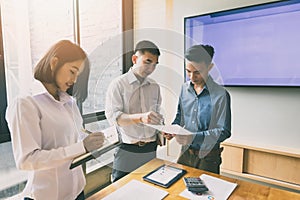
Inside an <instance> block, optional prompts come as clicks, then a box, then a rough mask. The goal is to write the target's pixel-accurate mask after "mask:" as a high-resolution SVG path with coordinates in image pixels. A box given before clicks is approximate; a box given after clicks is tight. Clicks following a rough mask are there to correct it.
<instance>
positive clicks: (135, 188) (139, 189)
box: [103, 180, 168, 200]
mask: <svg viewBox="0 0 300 200" xmlns="http://www.w3.org/2000/svg"><path fill="white" fill-rule="evenodd" d="M167 195H168V192H167V191H164V190H161V189H159V188H156V187H153V186H150V185H148V184H145V183H142V182H140V181H137V180H131V181H130V182H128V183H127V184H126V185H124V186H122V187H121V188H119V189H118V190H116V191H114V192H112V193H110V194H109V195H108V196H106V197H105V198H103V200H119V199H120V200H127V199H130V200H140V199H143V200H160V199H163V198H164V197H165V196H167Z"/></svg>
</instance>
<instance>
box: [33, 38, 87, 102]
mask: <svg viewBox="0 0 300 200" xmlns="http://www.w3.org/2000/svg"><path fill="white" fill-rule="evenodd" d="M53 57H56V58H57V59H58V63H57V66H56V68H55V71H54V72H53V73H52V71H51V65H50V62H51V59H52V58H53ZM77 60H84V62H83V64H84V68H83V71H82V72H81V73H80V75H79V76H78V78H77V81H76V83H75V84H74V85H73V86H72V87H71V88H70V89H69V90H68V91H67V92H68V94H70V95H73V96H74V97H76V99H77V100H80V101H81V102H83V101H84V100H85V99H86V97H87V87H88V78H89V73H90V64H89V60H88V58H87V55H86V53H85V52H84V50H83V49H82V48H81V47H80V46H78V45H77V44H75V43H72V42H70V41H69V40H61V41H59V42H57V43H56V44H54V45H53V46H52V47H51V48H50V49H49V50H48V52H47V53H46V54H45V55H44V56H43V57H42V59H41V60H40V61H39V62H38V63H37V65H36V67H35V69H34V78H35V79H37V80H39V81H41V82H44V83H54V82H55V76H56V73H57V71H58V70H59V69H60V68H61V67H62V66H63V65H64V64H65V63H67V62H74V61H77Z"/></svg>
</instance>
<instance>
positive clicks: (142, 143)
mask: <svg viewBox="0 0 300 200" xmlns="http://www.w3.org/2000/svg"><path fill="white" fill-rule="evenodd" d="M153 142H156V141H151V142H144V141H138V142H136V143H132V145H137V146H139V147H143V146H145V145H147V144H149V143H153Z"/></svg>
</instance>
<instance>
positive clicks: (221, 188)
mask: <svg viewBox="0 0 300 200" xmlns="http://www.w3.org/2000/svg"><path fill="white" fill-rule="evenodd" d="M200 178H201V180H202V181H203V183H204V184H205V185H206V187H207V188H208V189H209V191H207V192H205V193H203V194H202V195H196V194H193V193H192V192H190V191H188V189H185V190H184V191H183V192H182V193H180V196H182V197H185V198H188V199H191V200H208V199H214V200H226V199H228V197H229V196H230V194H231V193H232V192H233V190H234V189H235V188H236V186H237V184H236V183H231V182H228V181H225V180H222V179H219V178H216V177H213V176H209V175H207V174H202V175H201V176H200Z"/></svg>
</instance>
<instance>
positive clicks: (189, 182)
mask: <svg viewBox="0 0 300 200" xmlns="http://www.w3.org/2000/svg"><path fill="white" fill-rule="evenodd" d="M183 180H184V184H185V186H186V187H187V189H188V190H189V191H190V192H193V193H195V194H202V193H203V192H206V191H208V188H207V187H206V186H205V184H204V183H203V182H202V180H201V179H200V178H199V177H183Z"/></svg>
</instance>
